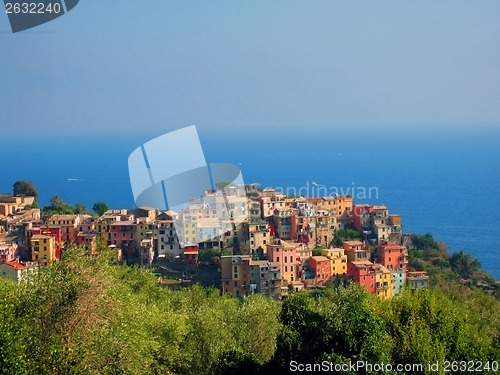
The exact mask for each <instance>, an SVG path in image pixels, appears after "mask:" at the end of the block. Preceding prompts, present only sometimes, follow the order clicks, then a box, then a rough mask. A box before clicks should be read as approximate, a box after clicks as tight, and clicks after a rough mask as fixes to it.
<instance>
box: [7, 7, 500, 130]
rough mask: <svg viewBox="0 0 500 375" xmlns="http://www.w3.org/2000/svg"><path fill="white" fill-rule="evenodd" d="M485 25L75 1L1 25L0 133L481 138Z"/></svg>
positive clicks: (352, 12) (342, 12) (427, 11)
mask: <svg viewBox="0 0 500 375" xmlns="http://www.w3.org/2000/svg"><path fill="white" fill-rule="evenodd" d="M499 19H500V2H498V1H492V0H485V1H481V2H476V1H475V2H472V1H461V0H458V1H457V0H444V1H439V2H436V1H429V0H428V1H412V2H410V1H407V2H402V1H391V0H389V1H373V0H371V1H344V2H340V1H332V0H327V1H323V0H315V1H296V0H281V1H257V0H252V1H250V0H247V1H238V2H236V1H217V0H214V1H206V0H201V1H198V0H191V1H181V0H178V1H160V0H157V1H151V0H149V1H148V0H142V1H140V2H138V1H130V0H120V1H109V0H100V1H90V0H81V1H80V4H79V5H78V6H77V7H76V8H75V9H74V10H72V11H71V12H70V13H68V14H67V15H65V16H63V17H61V18H59V19H57V20H55V21H53V22H50V23H48V24H45V25H42V26H40V27H37V28H36V29H33V30H29V31H26V32H21V33H18V34H12V33H11V32H10V27H9V25H8V19H7V16H6V15H5V14H3V15H2V14H0V45H1V49H0V59H1V60H0V61H1V63H0V66H1V67H2V75H1V76H0V131H1V133H3V134H5V135H14V136H20V135H24V134H30V135H41V134H44V135H49V136H53V135H61V136H63V137H64V136H65V135H75V134H78V135H80V134H92V135H94V134H95V135H101V134H102V135H104V134H109V133H113V134H122V135H127V134H144V133H148V135H147V136H145V137H144V139H143V140H147V139H148V137H150V135H160V134H163V133H166V132H168V131H171V130H174V129H178V128H181V127H184V126H188V125H191V124H196V125H197V126H198V128H199V130H200V134H204V133H205V134H207V133H211V132H215V133H217V134H218V133H219V132H222V131H230V132H231V131H234V132H236V131H238V129H248V128H249V127H252V128H254V129H256V130H257V131H260V130H263V131H264V130H274V131H277V132H281V131H288V132H291V133H292V134H294V133H297V134H299V133H300V132H302V130H303V129H306V130H330V131H336V130H338V129H345V128H348V129H355V130H358V129H360V130H366V129H371V130H373V129H379V128H392V129H399V131H402V132H405V131H412V130H419V129H425V131H428V130H435V129H438V130H439V129H441V130H445V131H448V130H453V131H454V132H456V131H474V130H475V129H478V127H479V128H481V129H483V130H484V131H486V132H494V131H496V129H497V128H498V127H499V125H500V22H499V21H498V20H499ZM141 140H142V139H141Z"/></svg>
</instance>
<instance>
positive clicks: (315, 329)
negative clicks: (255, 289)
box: [0, 248, 500, 375]
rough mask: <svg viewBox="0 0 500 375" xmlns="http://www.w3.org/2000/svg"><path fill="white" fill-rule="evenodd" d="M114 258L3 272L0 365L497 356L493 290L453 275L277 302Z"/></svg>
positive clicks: (281, 369) (1, 368) (121, 366)
mask: <svg viewBox="0 0 500 375" xmlns="http://www.w3.org/2000/svg"><path fill="white" fill-rule="evenodd" d="M110 259H111V255H110V254H108V253H105V252H104V253H101V255H99V256H97V257H92V258H91V257H88V256H86V255H85V254H84V252H83V250H81V249H79V248H72V249H70V250H69V251H67V252H65V254H64V257H63V259H62V261H60V262H58V263H56V264H54V265H53V266H52V267H47V268H43V269H40V271H39V272H38V273H37V274H36V275H35V276H33V278H32V279H31V280H29V281H28V282H23V283H20V284H15V283H12V282H10V281H5V280H1V281H0V374H16V375H17V374H186V375H187V374H190V375H191V374H195V375H196V374H266V373H287V372H288V370H289V368H290V361H297V362H299V363H320V362H321V361H322V360H328V361H332V363H344V362H347V361H348V360H349V359H351V360H353V361H355V360H363V361H368V362H370V363H381V362H384V363H422V364H426V365H427V364H428V362H429V361H431V362H436V361H438V360H439V361H443V360H445V359H446V360H449V361H454V360H456V361H472V360H473V361H483V363H485V362H487V361H490V362H491V361H494V360H496V361H498V360H499V359H500V314H498V312H499V311H500V302H499V301H498V300H496V299H494V298H492V297H490V296H488V295H485V294H484V293H482V292H481V291H478V290H472V289H470V288H465V287H463V286H460V285H451V284H450V285H451V286H450V285H448V284H446V285H444V286H441V285H437V286H436V287H434V288H432V289H429V290H426V291H418V292H411V291H406V292H405V293H403V295H402V296H400V297H397V298H394V299H393V300H391V301H382V300H379V299H377V298H376V297H374V296H371V295H369V294H368V293H367V292H366V291H365V290H364V289H362V288H361V287H358V286H356V285H350V286H349V287H347V288H344V287H340V288H336V289H335V288H327V289H325V290H324V292H323V293H319V294H317V295H314V296H312V295H310V294H307V293H305V292H301V293H296V294H292V295H291V296H290V297H288V298H287V299H286V300H285V301H284V302H282V303H278V302H274V301H271V300H270V299H267V298H265V297H263V296H261V295H252V296H250V297H247V298H245V299H236V298H232V297H229V296H221V295H220V292H219V291H218V290H216V289H204V288H202V287H200V286H194V287H191V288H189V289H183V290H179V291H171V290H167V289H163V288H161V287H159V286H158V283H157V280H156V278H155V276H154V275H153V273H151V272H149V271H147V270H144V269H140V268H130V267H125V266H116V265H113V264H112V263H111V261H110ZM424 368H425V369H426V367H424ZM426 372H427V373H431V372H429V371H427V370H425V371H424V373H426ZM345 373H352V372H345ZM357 373H375V372H363V371H359V372H357ZM407 373H408V374H410V373H412V372H407ZM414 373H421V372H414ZM454 373H460V371H456V372H454ZM464 373H465V372H464Z"/></svg>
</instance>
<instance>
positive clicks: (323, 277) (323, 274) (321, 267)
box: [309, 256, 332, 285]
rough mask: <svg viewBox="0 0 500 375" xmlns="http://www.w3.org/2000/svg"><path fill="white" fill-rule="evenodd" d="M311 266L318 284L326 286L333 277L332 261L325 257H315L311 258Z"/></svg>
mask: <svg viewBox="0 0 500 375" xmlns="http://www.w3.org/2000/svg"><path fill="white" fill-rule="evenodd" d="M309 266H310V267H311V270H312V271H313V272H314V275H315V278H316V284H318V285H325V283H326V282H327V281H328V280H330V278H331V277H332V274H331V268H332V267H331V264H330V259H328V258H327V257H325V256H313V257H310V258H309Z"/></svg>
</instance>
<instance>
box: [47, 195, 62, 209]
mask: <svg viewBox="0 0 500 375" xmlns="http://www.w3.org/2000/svg"><path fill="white" fill-rule="evenodd" d="M64 205H65V203H64V201H63V200H62V198H61V197H60V196H59V195H57V194H55V195H54V196H53V197H52V198H50V206H51V208H52V209H53V210H56V211H59V210H62V209H63V207H64Z"/></svg>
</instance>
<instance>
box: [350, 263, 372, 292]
mask: <svg viewBox="0 0 500 375" xmlns="http://www.w3.org/2000/svg"><path fill="white" fill-rule="evenodd" d="M373 266H374V265H373V263H372V262H370V261H367V260H363V261H358V262H349V263H347V276H348V278H349V279H350V280H354V281H355V282H356V283H358V284H359V285H364V287H365V288H366V289H367V290H368V291H369V292H370V293H371V294H375V292H376V290H377V289H376V277H375V270H374V267H373Z"/></svg>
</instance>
